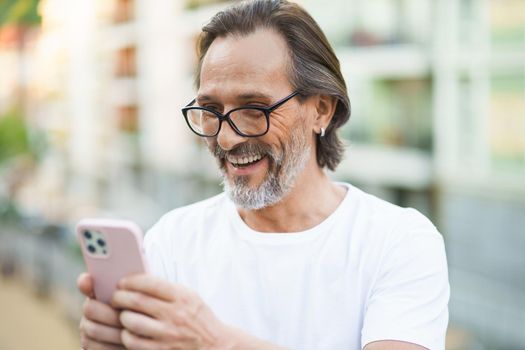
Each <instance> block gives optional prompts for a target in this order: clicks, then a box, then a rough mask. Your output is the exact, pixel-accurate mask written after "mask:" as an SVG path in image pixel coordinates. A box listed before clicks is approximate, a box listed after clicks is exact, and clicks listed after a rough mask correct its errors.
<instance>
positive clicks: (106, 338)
mask: <svg viewBox="0 0 525 350" xmlns="http://www.w3.org/2000/svg"><path fill="white" fill-rule="evenodd" d="M80 331H81V332H82V333H83V334H85V335H86V336H87V337H88V338H90V339H92V340H95V341H98V342H104V343H111V344H117V345H122V341H121V340H120V332H121V331H122V328H116V327H110V326H106V325H103V324H101V323H96V322H93V321H91V320H88V319H87V318H82V321H81V322H80Z"/></svg>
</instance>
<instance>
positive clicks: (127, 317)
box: [120, 310, 164, 338]
mask: <svg viewBox="0 0 525 350" xmlns="http://www.w3.org/2000/svg"><path fill="white" fill-rule="evenodd" d="M120 323H122V325H123V326H124V327H125V328H126V329H127V330H129V331H131V332H132V333H133V334H136V335H139V336H141V337H146V338H148V337H149V338H162V336H163V335H164V326H163V324H162V323H161V322H159V321H157V320H156V319H153V318H151V317H148V316H146V315H143V314H139V313H136V312H133V311H127V310H125V311H122V312H121V313H120Z"/></svg>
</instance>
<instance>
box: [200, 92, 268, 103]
mask: <svg viewBox="0 0 525 350" xmlns="http://www.w3.org/2000/svg"><path fill="white" fill-rule="evenodd" d="M236 98H237V99H239V100H242V101H246V100H251V99H254V98H259V99H264V100H272V97H271V96H270V95H267V94H264V93H261V92H256V91H253V92H245V93H242V94H239V95H237V96H236ZM196 100H197V101H199V102H210V101H216V100H217V99H216V98H214V97H213V96H212V95H206V94H204V95H197V97H196Z"/></svg>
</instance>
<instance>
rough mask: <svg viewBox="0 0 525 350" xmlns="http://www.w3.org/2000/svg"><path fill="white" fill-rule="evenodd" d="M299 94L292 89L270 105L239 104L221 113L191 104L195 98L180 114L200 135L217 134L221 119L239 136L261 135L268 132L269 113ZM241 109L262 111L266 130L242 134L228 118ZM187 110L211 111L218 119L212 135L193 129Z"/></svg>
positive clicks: (219, 129)
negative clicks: (252, 133)
mask: <svg viewBox="0 0 525 350" xmlns="http://www.w3.org/2000/svg"><path fill="white" fill-rule="evenodd" d="M297 95H299V92H298V91H294V92H292V93H291V94H290V95H288V96H286V97H285V98H283V99H281V100H279V101H277V102H275V103H274V104H273V105H271V106H268V107H261V106H249V105H248V106H241V107H237V108H234V109H232V110H230V111H228V112H227V113H226V114H222V113H219V112H217V111H215V110H213V109H211V108H206V107H200V106H193V104H194V103H195V101H196V99H193V100H192V101H191V102H190V103H188V104H187V105H186V106H185V107H184V108H182V115H183V116H184V120H186V124H188V127H189V128H190V130H191V131H193V132H194V133H195V134H197V135H199V136H201V137H215V136H217V135H219V132H220V131H221V127H222V122H223V121H227V122H228V124H229V125H230V127H231V128H232V129H233V130H234V131H235V132H236V133H237V134H238V135H240V136H242V137H260V136H263V135H265V134H266V133H268V130H270V113H272V112H273V111H275V110H276V109H277V108H279V107H280V106H282V105H283V104H285V103H286V102H288V101H289V100H291V99H292V98H294V97H295V96H297ZM241 109H253V110H258V111H261V112H264V116H265V117H266V130H265V131H264V132H262V133H259V134H256V135H247V134H244V133H243V132H242V131H240V130H239V129H238V128H237V126H235V123H234V122H233V121H232V120H231V119H230V115H231V114H232V113H233V112H235V111H238V110H241ZM189 110H204V111H207V112H210V113H213V114H214V115H215V116H216V117H217V118H218V119H219V127H218V128H217V132H216V133H215V134H213V135H204V134H201V133H199V132H197V131H195V130H194V129H193V128H192V127H191V123H190V122H189V120H188V111H189Z"/></svg>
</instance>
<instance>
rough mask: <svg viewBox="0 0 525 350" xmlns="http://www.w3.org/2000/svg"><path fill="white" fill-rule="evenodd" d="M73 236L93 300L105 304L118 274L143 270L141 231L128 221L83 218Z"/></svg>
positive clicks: (144, 260)
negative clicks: (90, 287)
mask: <svg viewBox="0 0 525 350" xmlns="http://www.w3.org/2000/svg"><path fill="white" fill-rule="evenodd" d="M77 237H78V240H79V242H80V247H81V249H82V255H83V256H84V261H85V263H86V267H87V271H88V273H89V274H90V275H91V277H92V278H93V283H94V292H95V298H96V299H97V300H100V301H102V302H104V303H109V302H110V301H111V298H112V296H113V292H114V291H115V290H116V288H117V283H118V282H119V281H120V279H121V278H122V277H125V276H129V275H134V274H140V273H145V272H146V271H147V269H146V259H145V258H144V250H143V248H142V238H143V235H142V231H141V230H140V228H139V227H138V226H137V225H136V224H135V223H133V222H131V221H125V220H110V219H84V220H81V221H80V222H79V223H78V225H77Z"/></svg>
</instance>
